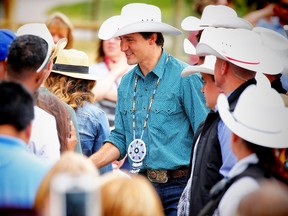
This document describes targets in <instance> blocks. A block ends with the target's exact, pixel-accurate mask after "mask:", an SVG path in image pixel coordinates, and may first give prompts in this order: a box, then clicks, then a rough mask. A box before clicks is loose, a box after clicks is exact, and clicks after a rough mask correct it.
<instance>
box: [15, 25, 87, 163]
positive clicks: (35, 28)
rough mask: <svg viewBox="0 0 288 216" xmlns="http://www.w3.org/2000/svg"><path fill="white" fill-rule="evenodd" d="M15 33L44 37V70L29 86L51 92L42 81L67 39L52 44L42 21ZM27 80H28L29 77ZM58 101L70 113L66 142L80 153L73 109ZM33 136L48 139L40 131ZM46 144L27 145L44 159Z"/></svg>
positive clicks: (25, 26) (42, 91)
mask: <svg viewBox="0 0 288 216" xmlns="http://www.w3.org/2000/svg"><path fill="white" fill-rule="evenodd" d="M17 35H18V36H21V35H35V36H38V37H40V38H42V39H44V40H45V41H46V43H47V44H48V49H47V56H46V57H45V60H44V62H46V63H44V62H43V64H42V66H43V67H44V70H43V71H42V72H41V73H42V74H43V75H44V77H43V79H42V83H37V85H36V86H35V87H33V86H30V88H33V89H32V90H33V91H34V90H35V89H36V90H37V91H38V92H39V94H51V92H50V91H48V90H47V89H46V88H44V86H43V83H44V81H45V80H46V78H47V77H48V76H49V74H50V72H51V69H52V65H53V62H54V61H55V58H56V57H57V54H58V52H59V51H60V50H62V49H63V48H64V47H65V45H66V43H67V39H65V38H63V39H61V40H59V41H58V42H57V43H56V44H54V41H53V37H52V35H51V33H50V32H49V30H48V28H47V26H46V25H45V24H44V23H28V24H25V25H23V26H21V27H19V28H18V30H17ZM45 64H46V65H47V67H45ZM38 70H39V69H38ZM36 72H37V73H36ZM37 74H40V71H39V72H38V71H35V73H34V75H37ZM30 79H31V80H32V79H33V77H32V76H31V77H30ZM31 80H30V81H31ZM22 81H23V80H22ZM27 81H29V79H28V80H27ZM23 82H24V81H23ZM32 83H33V82H32ZM35 83H36V82H35ZM39 84H40V87H39ZM29 85H30V84H29ZM59 101H60V103H63V104H64V105H65V106H66V108H67V109H68V111H69V113H70V119H71V121H72V122H71V123H70V127H71V137H70V138H68V142H69V143H70V144H71V146H75V151H76V152H79V153H82V149H81V143H80V137H79V131H78V124H77V119H76V114H75V111H74V110H73V109H72V108H71V107H70V106H69V105H68V104H66V103H64V102H63V101H61V100H59ZM36 109H37V110H40V109H39V108H38V107H36ZM35 119H38V118H37V115H36V118H35ZM45 125H48V124H45ZM45 125H43V126H44V128H46V126H45ZM37 128H38V127H37ZM35 130H36V129H35ZM35 130H34V131H35ZM37 130H39V131H42V130H41V129H40V128H38V129H37ZM45 130H46V129H45ZM73 134H75V135H76V136H74V135H73ZM33 137H37V138H36V139H37V140H40V141H41V142H44V143H45V142H46V141H45V140H49V139H45V138H44V137H43V135H42V133H41V135H40V133H34V132H33V134H32V138H33ZM73 143H74V144H73ZM75 143H76V144H75ZM45 146H46V147H45ZM48 146H49V145H46V144H45V145H38V144H37V143H35V142H34V143H33V142H31V145H29V147H30V148H31V149H32V151H33V152H34V153H35V154H36V155H38V156H39V157H40V158H43V157H44V159H45V157H46V156H45V155H43V152H44V149H45V148H49V147H48ZM43 148H44V149H43ZM41 152H42V153H41ZM51 154H52V152H51ZM49 155H50V154H49ZM53 155H54V154H52V155H51V157H52V158H53ZM49 157H50V156H49ZM46 158H47V157H46Z"/></svg>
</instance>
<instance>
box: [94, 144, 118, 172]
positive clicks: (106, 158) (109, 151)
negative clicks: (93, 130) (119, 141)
mask: <svg viewBox="0 0 288 216" xmlns="http://www.w3.org/2000/svg"><path fill="white" fill-rule="evenodd" d="M119 157H120V151H119V150H118V148H117V147H116V146H115V145H113V144H112V143H110V142H106V143H105V144H104V145H103V146H102V147H101V148H100V149H99V151H97V152H95V153H94V154H93V155H91V156H90V157H89V159H90V160H92V162H93V163H94V165H95V166H96V167H97V168H100V167H103V166H105V165H107V164H109V163H112V162H113V161H115V160H117V159H118V158H119Z"/></svg>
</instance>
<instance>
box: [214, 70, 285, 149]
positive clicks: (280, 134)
mask: <svg viewBox="0 0 288 216" xmlns="http://www.w3.org/2000/svg"><path fill="white" fill-rule="evenodd" d="M256 80H257V85H250V86H248V87H247V88H246V89H245V90H244V91H243V93H242V94H241V95H240V97H239V100H238V102H237V105H236V107H235V109H234V111H231V109H230V107H229V103H228V100H227V97H226V96H225V95H224V94H220V95H219V96H218V99H217V106H218V110H219V114H220V116H221V119H222V120H223V122H224V123H225V125H227V127H228V128H229V129H230V130H231V131H232V132H233V133H235V134H236V135H238V136H239V137H241V138H242V139H245V140H247V141H249V142H252V143H254V144H257V145H261V146H264V147H270V148H287V147H288V124H287V122H288V108H287V107H285V104H284V101H283V99H282V97H281V96H280V94H279V93H278V92H277V91H276V90H274V89H272V88H271V84H270V81H269V80H268V79H267V78H266V76H265V75H263V74H262V73H257V74H256Z"/></svg>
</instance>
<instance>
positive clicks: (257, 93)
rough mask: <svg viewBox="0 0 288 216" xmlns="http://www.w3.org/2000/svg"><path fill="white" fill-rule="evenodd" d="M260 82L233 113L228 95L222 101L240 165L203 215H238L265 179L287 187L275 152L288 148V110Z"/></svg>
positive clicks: (218, 186)
mask: <svg viewBox="0 0 288 216" xmlns="http://www.w3.org/2000/svg"><path fill="white" fill-rule="evenodd" d="M256 80H257V85H250V86H248V87H247V88H246V89H245V90H244V91H243V93H242V94H241V95H240V97H239V100H238V103H237V105H236V106H235V109H234V110H233V111H232V110H231V107H230V106H229V102H228V100H227V97H226V96H225V95H224V94H221V95H219V97H218V100H217V105H218V109H219V113H220V116H221V118H222V120H223V121H224V123H225V124H226V125H227V127H228V128H229V129H230V130H231V131H232V136H231V148H232V150H233V152H234V154H235V155H236V157H237V163H236V164H235V166H233V168H232V169H231V171H230V172H229V173H228V177H227V179H224V180H222V181H221V182H220V183H219V184H216V185H215V186H214V188H213V189H212V190H211V192H212V194H211V195H212V196H211V197H212V198H211V200H210V201H209V203H208V204H207V205H206V206H205V208H204V209H203V211H202V212H201V213H200V214H199V215H212V214H213V212H214V214H217V215H223V216H230V215H235V214H236V210H237V208H238V205H239V203H240V200H241V199H242V198H243V197H244V196H245V195H246V194H248V193H250V192H253V191H255V190H257V189H258V188H259V182H258V181H260V180H261V179H263V178H270V177H274V178H276V179H278V180H279V181H281V182H284V183H286V184H287V177H285V176H284V174H283V173H284V172H285V171H284V170H285V169H286V168H285V166H284V164H283V163H281V162H280V160H279V159H278V158H277V156H276V152H275V149H282V148H287V147H288V143H287V136H288V135H287V131H288V124H287V118H288V109H287V107H285V104H284V102H283V100H282V98H281V96H280V94H279V93H278V92H277V91H276V90H275V89H272V88H271V85H270V82H269V80H268V79H267V78H266V77H265V76H264V75H263V74H262V73H257V75H256ZM283 171H284V172H283ZM243 188H245V190H243ZM215 209H217V210H216V211H215ZM216 212H217V213H216Z"/></svg>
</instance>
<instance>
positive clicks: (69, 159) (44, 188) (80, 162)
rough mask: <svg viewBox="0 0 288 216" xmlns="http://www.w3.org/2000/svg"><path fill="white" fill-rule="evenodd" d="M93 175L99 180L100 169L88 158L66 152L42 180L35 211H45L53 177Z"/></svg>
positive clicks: (35, 202)
mask: <svg viewBox="0 0 288 216" xmlns="http://www.w3.org/2000/svg"><path fill="white" fill-rule="evenodd" d="M65 172H67V173H72V174H76V175H78V174H84V173H87V174H89V175H90V174H91V176H95V178H98V176H99V172H98V169H97V168H96V167H95V166H94V164H93V163H92V161H90V160H89V159H88V158H87V157H86V156H84V155H82V154H80V153H76V152H72V151H71V152H70V151H69V152H64V153H63V154H62V155H61V157H60V159H59V160H58V161H57V162H56V163H55V164H54V165H53V167H52V168H51V169H50V171H49V172H48V173H47V174H46V176H45V177H44V179H43V180H42V182H41V184H40V186H39V188H38V191H37V194H36V198H35V201H34V209H35V210H36V211H37V212H39V213H41V212H43V211H44V209H45V207H46V206H45V202H46V200H47V199H48V198H49V195H50V185H51V181H52V179H53V177H55V176H56V175H57V174H59V173H65Z"/></svg>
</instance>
